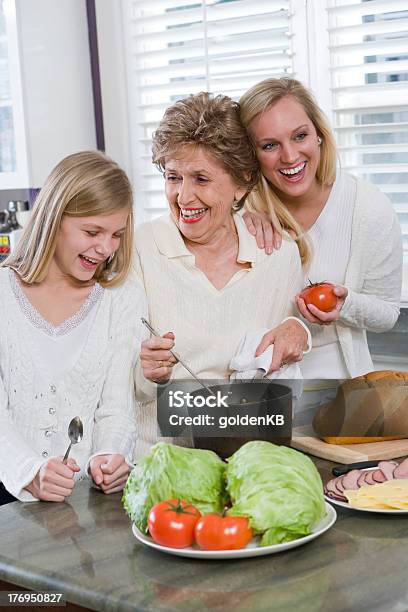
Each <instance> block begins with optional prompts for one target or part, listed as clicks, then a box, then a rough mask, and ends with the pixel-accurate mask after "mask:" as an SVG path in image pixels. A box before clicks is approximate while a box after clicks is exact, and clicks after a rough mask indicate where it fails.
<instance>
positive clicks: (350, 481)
mask: <svg viewBox="0 0 408 612" xmlns="http://www.w3.org/2000/svg"><path fill="white" fill-rule="evenodd" d="M359 476H360V470H351V472H347V474H346V475H345V476H343V481H342V486H343V487H344V491H355V490H356V489H358V484H357V480H358V479H359Z"/></svg>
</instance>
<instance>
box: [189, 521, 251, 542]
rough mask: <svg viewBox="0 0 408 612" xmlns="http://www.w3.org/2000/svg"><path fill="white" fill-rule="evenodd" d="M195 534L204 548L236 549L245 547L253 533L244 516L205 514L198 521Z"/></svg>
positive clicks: (197, 540)
mask: <svg viewBox="0 0 408 612" xmlns="http://www.w3.org/2000/svg"><path fill="white" fill-rule="evenodd" d="M194 535H195V540H196V542H197V544H198V546H199V547H200V548H202V549H203V550H234V549H237V548H244V547H245V546H246V545H247V544H248V543H249V542H250V541H251V539H252V535H253V534H252V529H251V528H250V527H249V521H248V519H247V518H246V517H244V516H220V515H219V514H205V515H204V516H202V517H201V518H200V519H199V520H198V521H197V524H196V526H195V530H194Z"/></svg>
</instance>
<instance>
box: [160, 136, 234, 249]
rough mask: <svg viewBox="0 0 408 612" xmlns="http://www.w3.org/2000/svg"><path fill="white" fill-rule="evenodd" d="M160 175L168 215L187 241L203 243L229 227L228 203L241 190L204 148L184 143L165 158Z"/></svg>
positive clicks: (229, 207) (229, 203) (230, 206)
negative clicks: (167, 205) (162, 172)
mask: <svg viewBox="0 0 408 612" xmlns="http://www.w3.org/2000/svg"><path fill="white" fill-rule="evenodd" d="M164 177H165V183H166V197H167V201H168V203H169V206H170V211H171V214H172V216H173V219H174V221H175V222H176V224H177V227H178V228H179V230H180V232H181V233H182V235H183V236H184V237H185V238H186V239H187V240H191V241H192V242H198V243H201V244H206V243H208V242H210V241H211V239H212V238H214V236H216V235H217V234H218V233H219V232H220V231H225V230H227V231H230V230H232V228H233V221H232V216H231V210H232V205H233V203H234V200H238V199H240V198H241V197H242V196H243V195H244V193H245V189H244V188H242V187H239V186H238V185H236V184H235V182H234V180H233V178H232V177H231V176H230V174H229V173H228V172H227V170H226V169H225V168H224V166H223V165H222V164H221V163H220V162H219V161H218V160H217V159H215V158H214V157H213V156H212V155H211V154H210V153H208V152H207V151H206V150H205V149H203V148H202V147H196V146H193V145H185V146H183V147H181V148H180V150H179V151H178V152H177V153H175V154H174V155H172V156H169V157H166V160H165V171H164Z"/></svg>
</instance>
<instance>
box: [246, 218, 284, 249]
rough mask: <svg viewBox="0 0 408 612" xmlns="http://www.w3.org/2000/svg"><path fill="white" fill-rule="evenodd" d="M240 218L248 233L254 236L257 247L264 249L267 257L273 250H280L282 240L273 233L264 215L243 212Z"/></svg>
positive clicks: (271, 226)
mask: <svg viewBox="0 0 408 612" xmlns="http://www.w3.org/2000/svg"><path fill="white" fill-rule="evenodd" d="M242 218H243V219H244V221H245V225H246V226H247V229H248V231H249V233H250V234H252V235H253V236H255V238H256V244H257V245H258V247H259V248H260V249H265V253H266V254H267V255H270V254H271V253H272V252H273V250H274V249H280V247H281V244H282V238H281V237H280V236H279V234H278V233H277V232H276V231H274V229H273V225H272V223H271V220H270V218H269V216H268V215H267V214H266V213H253V212H248V211H245V212H244V214H243V215H242Z"/></svg>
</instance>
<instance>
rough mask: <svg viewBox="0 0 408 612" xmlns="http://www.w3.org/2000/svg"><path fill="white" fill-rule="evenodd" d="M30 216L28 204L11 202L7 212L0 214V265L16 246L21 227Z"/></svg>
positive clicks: (16, 201)
mask: <svg viewBox="0 0 408 612" xmlns="http://www.w3.org/2000/svg"><path fill="white" fill-rule="evenodd" d="M30 214H31V211H30V210H29V204H28V202H23V201H22V200H11V201H10V202H9V203H8V207H7V210H4V211H1V213H0V223H1V225H0V263H1V262H2V261H4V260H5V259H6V257H8V256H9V255H10V253H11V252H12V250H13V249H14V247H15V246H16V244H17V242H18V240H19V239H20V236H21V234H22V232H23V226H24V225H25V224H26V223H27V220H28V218H29V216H30Z"/></svg>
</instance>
